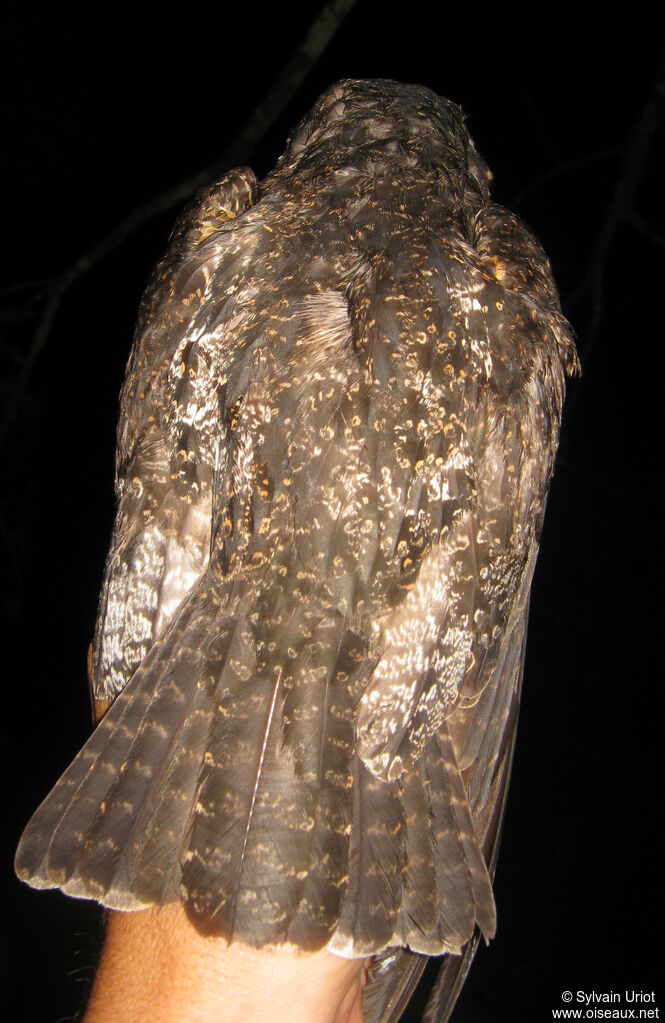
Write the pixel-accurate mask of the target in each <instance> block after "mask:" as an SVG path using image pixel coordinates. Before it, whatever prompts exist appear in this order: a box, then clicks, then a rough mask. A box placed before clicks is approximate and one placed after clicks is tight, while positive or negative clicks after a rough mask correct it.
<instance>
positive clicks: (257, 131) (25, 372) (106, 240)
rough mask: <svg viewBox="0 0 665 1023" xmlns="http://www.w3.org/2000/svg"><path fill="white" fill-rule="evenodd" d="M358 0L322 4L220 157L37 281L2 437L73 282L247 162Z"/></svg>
mask: <svg viewBox="0 0 665 1023" xmlns="http://www.w3.org/2000/svg"><path fill="white" fill-rule="evenodd" d="M355 2H356V0H330V2H329V3H326V4H324V5H323V7H322V8H321V9H320V11H319V13H318V14H317V15H316V18H315V19H314V21H313V22H312V24H311V25H310V28H309V30H308V31H307V33H306V34H305V36H304V38H303V39H302V41H301V42H300V44H299V45H298V46H297V47H296V49H295V51H294V52H293V54H292V56H291V58H290V60H289V61H288V63H287V65H286V67H285V68H284V69H283V71H282V72H281V73H280V74H279V75H278V77H277V79H276V80H275V81H274V82H273V84H272V85H271V86H270V88H269V90H268V92H267V94H266V95H265V96H264V98H263V99H262V101H261V102H260V103H259V104H258V105H257V106H256V107H255V108H254V110H253V111H252V113H251V114H250V116H249V118H248V120H247V122H246V123H245V125H244V127H243V128H242V129H241V131H240V132H239V134H238V135H237V136H236V137H235V138H234V140H233V142H231V144H230V145H229V146H227V148H226V149H225V150H224V152H223V153H222V154H221V156H220V157H219V159H218V160H216V161H215V162H214V163H212V164H210V165H209V166H208V167H204V168H202V169H201V170H199V171H197V172H196V173H195V174H192V175H190V176H189V177H188V178H185V179H184V180H183V181H180V182H179V183H178V184H176V185H173V186H172V187H171V188H167V189H165V190H164V191H163V192H160V193H159V194H158V195H156V196H153V198H151V199H149V200H148V201H147V202H145V203H143V204H142V205H141V206H137V207H136V209H134V210H133V211H132V212H131V213H130V214H129V216H128V217H126V218H125V220H123V221H122V222H121V223H120V224H118V226H117V227H115V228H114V229H113V230H112V231H110V232H109V233H108V234H107V235H105V236H104V237H103V238H101V239H100V240H99V241H98V242H96V243H95V244H94V245H93V246H91V248H89V249H88V250H87V251H86V252H84V253H83V254H82V255H81V256H80V257H79V258H78V259H76V260H74V262H73V263H71V264H70V266H68V267H67V268H66V269H65V270H63V271H62V273H60V274H59V275H58V276H57V277H55V278H53V279H52V280H51V281H50V282H39V284H40V285H41V286H42V287H43V291H42V297H43V298H45V300H46V301H45V305H44V309H43V312H42V315H41V318H40V321H39V324H38V325H37V329H36V331H35V333H34V335H33V338H32V344H31V346H30V348H29V350H28V352H27V354H26V356H25V359H24V360H23V363H22V366H21V371H20V373H19V374H18V376H17V379H16V383H15V385H14V388H13V392H12V395H11V398H10V400H9V401H8V402H7V405H6V406H5V414H4V416H3V419H2V424H1V425H0V442H1V441H2V439H3V438H4V436H5V434H6V431H7V429H8V427H9V425H10V424H11V422H12V421H13V418H14V416H15V414H16V412H17V410H18V408H19V407H20V405H21V402H22V400H23V395H24V394H25V390H26V387H27V385H28V382H29V380H30V377H31V375H32V372H33V369H34V367H35V364H36V363H37V360H38V359H39V356H40V355H41V353H42V351H43V350H44V348H45V346H46V344H47V342H48V339H49V335H50V333H51V328H52V326H53V322H54V320H55V318H56V316H57V313H58V309H59V308H60V303H61V302H62V299H63V297H64V296H65V294H66V293H67V291H68V290H69V288H70V287H71V286H72V284H74V283H75V282H76V281H78V280H79V279H80V278H81V277H83V276H84V275H85V274H86V273H87V272H88V271H89V270H91V269H92V268H93V267H94V266H96V264H97V263H99V262H100V260H102V259H103V258H104V257H105V256H107V255H109V254H110V253H111V252H113V251H114V250H115V249H117V248H119V247H120V246H121V245H123V244H124V242H126V241H127V240H128V239H129V238H131V237H132V235H134V234H135V233H136V231H137V230H138V229H139V228H140V227H142V226H143V225H144V224H146V223H147V222H148V221H150V220H153V219H154V218H155V217H157V216H159V215H160V214H162V213H166V212H168V211H169V210H171V209H173V208H174V207H177V206H182V205H183V204H184V203H185V202H186V201H187V200H188V199H189V198H190V197H191V196H192V195H193V194H194V193H195V192H196V191H197V190H198V189H199V188H202V187H203V186H204V185H206V184H208V183H209V182H210V181H213V180H215V178H217V177H220V176H221V175H222V174H223V173H224V172H225V171H226V170H228V169H229V167H233V166H236V165H237V164H242V163H244V162H245V161H246V160H247V158H248V157H249V156H250V155H251V153H252V152H253V151H254V150H255V149H256V147H257V145H258V144H259V142H260V141H261V139H262V138H263V136H264V135H265V133H266V131H267V130H268V128H269V127H270V126H271V125H272V124H273V123H274V122H275V121H276V120H277V118H278V117H279V116H280V114H281V113H282V111H283V110H284V109H285V108H286V106H287V105H288V103H289V102H290V101H291V99H292V98H293V96H294V95H295V94H296V92H297V91H298V89H299V88H300V86H301V85H302V83H303V81H304V79H305V78H306V77H307V75H308V74H309V72H310V71H311V70H312V68H313V67H314V65H315V64H316V62H317V60H318V59H319V58H320V56H321V54H322V53H323V52H324V50H325V49H326V47H327V46H328V44H329V43H330V41H331V39H332V38H333V36H334V35H335V33H336V32H337V30H338V28H339V26H340V25H341V23H342V21H343V20H344V18H345V17H346V15H347V14H348V13H349V11H350V10H351V8H352V7H353V6H354V4H355ZM24 286H25V287H26V288H27V287H28V286H29V285H28V283H27V282H26V284H25V285H22V284H17V285H13V286H12V290H19V289H21V288H23V287H24Z"/></svg>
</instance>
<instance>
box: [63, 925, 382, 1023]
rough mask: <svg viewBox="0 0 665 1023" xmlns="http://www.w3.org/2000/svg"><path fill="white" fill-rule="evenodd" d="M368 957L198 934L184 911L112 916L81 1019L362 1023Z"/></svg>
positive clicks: (109, 1022)
mask: <svg viewBox="0 0 665 1023" xmlns="http://www.w3.org/2000/svg"><path fill="white" fill-rule="evenodd" d="M367 965H368V960H365V959H342V958H341V957H340V956H336V955H333V954H332V953H330V952H328V951H326V950H325V949H323V950H321V951H319V952H314V953H305V952H302V951H301V950H299V949H296V948H295V947H294V946H289V945H284V946H280V947H278V948H273V949H254V948H250V947H248V946H246V945H240V944H237V943H233V944H230V945H229V944H227V942H226V940H225V939H224V938H220V937H208V936H204V935H202V934H200V933H199V932H198V931H197V930H196V928H195V927H194V926H193V924H192V923H191V922H190V920H189V919H188V918H187V916H186V914H185V911H184V909H183V907H182V906H180V905H170V906H166V907H164V908H163V909H161V910H158V909H150V910H144V911H141V912H134V913H119V912H112V913H109V919H108V925H107V931H106V939H105V942H104V948H103V952H102V958H101V962H100V965H99V969H98V972H97V977H96V979H95V983H94V986H93V990H92V995H91V997H90V1001H89V1004H88V1008H87V1011H86V1014H85V1016H84V1020H83V1023H138V1021H141V1023H212V1021H215V1023H221V1021H224V1023H254V1021H257V1023H258V1021H264V1020H280V1021H283V1023H362V1019H363V1016H362V987H363V984H364V980H365V976H366V967H367Z"/></svg>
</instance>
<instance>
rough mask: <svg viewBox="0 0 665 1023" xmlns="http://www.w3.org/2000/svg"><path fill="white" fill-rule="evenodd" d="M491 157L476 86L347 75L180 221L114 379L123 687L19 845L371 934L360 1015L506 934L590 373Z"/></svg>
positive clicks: (111, 621) (225, 908)
mask: <svg viewBox="0 0 665 1023" xmlns="http://www.w3.org/2000/svg"><path fill="white" fill-rule="evenodd" d="M489 178H490V175H489V172H488V170H487V168H486V167H485V165H484V164H483V162H482V160H481V159H480V158H479V156H478V155H477V153H476V151H475V149H474V147H473V144H472V142H471V140H470V138H469V136H468V133H467V131H466V128H465V127H464V123H463V120H462V116H461V114H460V111H459V110H458V108H457V107H455V106H454V105H453V104H452V103H449V102H447V101H445V100H440V99H439V98H437V97H436V96H434V95H433V94H432V93H431V92H429V91H428V90H426V89H422V88H417V87H412V86H402V85H398V84H396V83H394V82H385V81H369V82H354V81H347V82H343V83H341V84H340V85H338V86H335V87H334V88H332V89H331V90H329V91H328V92H327V93H326V94H325V95H324V96H323V97H322V98H321V100H319V102H318V103H317V105H316V106H315V108H314V110H313V111H312V113H311V114H310V115H309V116H308V117H307V118H306V119H305V120H304V121H303V122H302V123H301V124H300V126H299V127H298V128H297V130H296V132H295V133H294V136H293V137H292V139H291V140H290V142H289V144H288V147H287V149H286V152H285V154H284V156H283V157H282V158H281V159H280V161H279V162H278V164H277V167H276V169H275V170H274V171H273V172H272V173H271V174H270V175H269V176H268V177H267V178H266V179H265V181H263V182H261V183H260V184H259V183H257V181H256V179H255V177H254V175H253V174H252V172H251V171H250V170H248V169H240V170H236V171H233V172H231V173H230V174H228V175H227V176H226V177H224V178H223V179H222V180H221V181H219V182H217V184H215V185H213V186H212V187H211V188H210V189H208V190H207V191H206V192H205V193H204V194H203V195H202V196H199V197H198V198H197V200H196V201H195V202H194V203H193V204H192V206H191V207H190V208H189V209H188V210H187V211H186V212H185V213H184V214H183V216H182V217H181V219H180V220H179V222H178V224H177V225H176V228H175V231H174V234H173V236H172V240H171V245H170V248H169V251H168V253H167V255H166V257H165V258H164V260H163V261H162V262H161V263H160V264H159V265H158V267H157V269H156V270H155V272H154V274H153V277H152V279H151V282H150V284H149V286H148V289H147V291H146V294H145V297H144V299H143V302H142V306H141V310H140V315H139V322H138V327H137V332H136V339H135V344H134V348H133V351H132V355H131V358H130V361H129V365H128V369H127V376H126V380H125V384H124V387H123V391H122V397H121V413H120V425H119V432H118V457H117V493H118V513H117V519H116V525H115V529H114V533H113V538H112V543H111V550H110V554H109V558H108V563H107V567H106V576H105V581H104V588H103V592H102V597H101V602H100V612H99V619H98V626H97V631H96V636H95V644H94V656H93V686H94V695H95V698H96V700H97V701H98V706H100V707H101V708H105V707H106V705H107V704H108V703H109V702H111V701H113V702H112V705H111V707H110V710H108V713H107V714H106V715H105V716H104V717H103V719H102V720H101V723H100V724H99V725H98V727H97V729H96V731H95V732H94V734H93V735H92V737H91V739H90V740H89V742H88V743H87V745H86V746H85V748H84V749H83V751H82V752H81V753H80V754H79V756H78V757H77V758H76V760H75V761H74V762H73V764H72V765H71V766H70V768H69V769H68V770H67V771H66V772H65V774H64V775H63V777H62V778H61V780H60V781H59V782H58V784H57V785H56V786H55V788H54V789H53V791H52V792H51V794H50V795H49V796H48V797H47V799H46V800H45V802H44V803H43V804H42V805H41V807H40V808H39V809H38V811H37V812H36V814H35V816H34V817H33V819H32V820H31V822H30V824H29V825H28V827H27V829H26V831H25V833H24V836H23V838H22V841H21V845H20V847H19V851H18V854H17V870H18V873H19V875H20V876H21V877H22V878H23V879H24V880H26V881H28V882H29V883H30V884H32V885H34V886H36V887H60V888H62V889H63V890H64V891H65V892H67V893H69V894H71V895H75V896H80V897H87V898H94V899H97V900H98V901H99V902H101V903H102V904H103V905H105V906H109V907H111V908H120V909H139V908H142V907H145V906H149V905H154V904H157V905H160V904H164V903H167V902H170V901H172V900H175V899H182V900H183V901H185V902H186V903H187V905H188V907H189V909H190V911H191V914H192V915H193V916H194V917H195V918H196V919H198V920H199V921H200V924H201V926H202V927H205V929H206V930H208V931H213V932H218V933H220V934H224V935H226V936H228V937H231V938H235V939H237V940H241V941H244V942H248V943H250V944H252V945H259V946H260V945H264V944H272V943H277V942H283V941H290V942H294V943H296V944H298V945H300V946H302V947H304V948H309V949H315V948H320V947H322V946H327V947H328V948H330V949H331V950H332V951H335V952H339V953H340V954H342V955H347V956H365V955H371V954H374V955H377V954H379V953H380V955H379V957H378V958H377V961H376V965H375V968H374V972H373V983H372V984H370V985H369V988H368V991H367V996H366V1013H367V1018H368V1019H379V1018H383V1019H389V1018H397V1017H396V1015H395V1014H396V1013H398V1012H399V1009H400V1008H401V1006H402V1005H403V1003H404V1001H405V999H406V998H408V994H409V990H410V986H411V985H412V982H413V980H414V979H415V976H416V975H417V974H418V972H419V969H420V966H421V964H422V959H421V958H420V957H415V956H413V955H412V954H411V953H413V952H417V953H426V954H428V955H439V954H442V953H447V952H448V953H460V952H461V950H462V949H463V948H464V946H465V945H466V944H467V943H468V942H469V940H470V939H471V938H472V935H473V934H474V930H475V928H476V925H478V927H479V929H480V931H481V932H482V933H483V934H484V935H485V936H486V937H487V938H489V937H491V936H492V935H493V934H494V929H495V910H494V902H493V897H492V890H491V882H490V872H491V870H492V869H493V858H494V856H495V854H496V846H497V837H498V834H499V831H500V824H501V814H502V807H503V801H504V795H505V790H506V785H507V777H508V771H509V764H510V755H511V750H512V743H513V734H514V729H515V723H516V718H517V707H518V700H519V687H520V681H521V669H522V662H523V654H524V641H525V630H526V619H527V610H528V600H529V588H530V584H531V578H532V573H533V567H534V562H535V557H536V553H537V548H538V539H539V533H540V528H541V523H542V518H543V513H544V508H545V499H546V494H547V490H548V486H549V482H550V478H551V475H552V469H553V461H554V456H555V453H556V447H557V440H558V432H559V423H560V416H561V405H562V401H563V394H564V373H565V372H572V371H574V370H575V369H576V367H577V357H576V354H575V349H574V345H573V342H572V339H571V334H570V330H569V328H568V326H567V324H566V322H565V321H564V319H563V318H562V315H561V312H560V309H559V304H558V299H557V294H556V289H555V286H554V284H553V281H552V278H551V275H550V268H549V264H548V262H547V259H546V257H545V255H544V253H543V251H542V249H541V248H540V246H539V245H538V243H537V242H536V241H535V239H534V238H533V237H532V235H531V234H530V233H529V232H528V231H527V229H526V228H525V227H524V225H523V224H522V223H521V222H520V221H519V219H518V218H517V217H516V216H514V215H513V214H512V213H510V212H508V211H507V210H505V209H503V208H501V207H500V206H497V205H496V204H494V203H492V202H491V200H490V197H489V190H488V182H489ZM397 948H404V949H408V950H410V951H408V952H407V951H397V950H396V949H397ZM447 962H450V963H452V964H453V965H452V966H450V967H444V983H443V986H442V988H441V990H440V992H439V993H438V995H437V996H436V998H437V999H438V1003H439V1005H440V1007H441V1008H440V1013H439V1016H440V1018H443V1015H445V1013H446V1012H448V1011H449V1007H450V1003H451V997H452V996H451V995H450V991H452V990H453V988H454V986H455V978H456V976H457V975H458V974H459V973H460V970H461V969H462V960H461V959H459V958H453V959H449V960H447ZM446 969H448V974H446V973H445V970H446ZM433 1011H434V1010H433ZM437 1011H438V1010H437ZM391 1013H392V1016H391ZM432 1018H437V1017H436V1016H432Z"/></svg>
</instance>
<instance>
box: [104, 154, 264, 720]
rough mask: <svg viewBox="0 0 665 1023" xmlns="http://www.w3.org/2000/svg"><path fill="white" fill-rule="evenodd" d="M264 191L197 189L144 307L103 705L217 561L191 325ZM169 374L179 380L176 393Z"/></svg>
mask: <svg viewBox="0 0 665 1023" xmlns="http://www.w3.org/2000/svg"><path fill="white" fill-rule="evenodd" d="M256 195H257V182H256V178H255V176H254V174H253V172H252V171H251V170H249V168H239V169H238V170H234V171H231V172H230V173H229V174H227V175H225V176H224V177H223V178H222V179H221V180H220V181H218V182H216V183H215V184H214V185H212V186H210V187H208V188H206V189H204V190H203V191H202V192H201V193H199V194H198V195H197V196H196V198H195V199H194V200H193V201H192V203H191V204H190V205H189V206H188V207H187V209H186V210H185V211H184V212H183V214H182V215H181V216H180V218H179V219H178V221H177V223H176V225H175V227H174V230H173V232H172V235H171V242H170V245H169V249H168V252H167V254H166V256H165V258H164V259H163V260H162V261H161V262H160V263H159V264H158V265H157V267H156V268H155V270H154V271H153V274H152V277H151V280H150V283H149V285H148V287H147V289H146V292H145V294H144V296H143V299H142V302H141V308H140V312H139V319H138V324H137V330H136V338H135V343H134V347H133V350H132V355H131V357H130V360H129V364H128V367H127V374H126V377H125V382H124V386H123V390H122V395H121V409H120V422H119V427H118V448H117V466H116V492H117V496H118V507H117V513H116V520H115V526H114V529H113V536H112V540H111V547H110V551H109V555H108V559H107V563H106V571H105V576H104V583H103V587H102V592H101V598H100V606H99V614H98V618H97V628H96V634H95V642H94V647H93V656H92V679H91V683H92V690H93V696H94V698H95V700H96V701H99V702H100V703H104V702H107V701H108V700H110V699H114V698H115V697H116V696H117V694H118V693H119V692H120V691H121V690H122V689H123V687H124V686H125V685H126V684H127V682H128V680H129V679H130V678H131V676H132V674H133V673H134V671H135V669H136V668H137V666H138V665H139V664H140V663H141V661H142V660H143V659H144V658H145V656H146V654H147V653H148V651H149V650H150V647H151V646H152V644H153V643H154V641H155V640H156V639H158V638H159V637H161V636H162V635H163V634H164V632H165V630H166V628H167V626H168V624H169V622H170V621H171V619H172V618H173V615H174V613H175V611H176V609H177V608H178V607H179V605H180V604H181V603H182V601H183V600H184V599H185V597H186V596H187V595H188V594H189V593H190V592H191V590H192V589H193V587H194V586H195V584H196V582H197V580H198V579H199V578H200V577H201V575H202V574H203V572H204V571H205V567H206V565H207V563H208V554H209V547H210V524H211V518H212V477H213V471H214V457H215V452H214V450H213V446H212V445H211V444H205V443H198V442H197V439H198V438H200V437H202V436H204V430H203V429H202V427H203V426H204V425H209V426H210V428H211V424H203V423H202V422H201V417H200V415H199V421H198V422H197V423H196V428H195V429H192V428H191V426H192V424H191V422H190V420H191V418H192V408H194V407H196V409H197V411H198V410H201V409H202V408H204V407H206V400H208V407H210V405H211V404H212V412H211V416H212V417H214V415H215V412H216V409H215V400H214V395H212V394H207V393H206V389H207V390H208V391H211V390H212V387H213V382H212V381H211V380H210V376H209V374H205V373H202V372H201V368H202V367H201V366H200V365H198V363H199V361H200V360H201V352H200V351H199V350H198V349H197V347H196V345H195V340H196V338H195V337H194V338H193V337H192V332H193V324H194V321H195V316H196V313H197V311H198V310H199V309H200V307H201V305H202V304H203V303H204V302H205V299H206V296H207V293H208V289H209V286H210V280H211V278H212V276H213V272H214V268H215V266H216V265H217V263H218V261H219V258H220V250H221V249H222V248H223V245H224V242H225V240H226V235H225V234H224V232H223V231H222V232H220V228H221V227H223V225H224V224H226V223H228V222H229V221H231V220H233V219H235V217H236V216H238V215H239V214H240V213H242V212H244V211H245V210H247V209H248V208H250V207H251V206H252V205H253V204H254V202H255V200H256ZM168 377H171V378H173V377H175V378H176V379H177V384H176V385H175V386H170V387H169V386H168V379H167V378H168ZM197 392H199V393H197ZM200 392H203V393H200ZM210 398H212V402H210V401H209V399H210Z"/></svg>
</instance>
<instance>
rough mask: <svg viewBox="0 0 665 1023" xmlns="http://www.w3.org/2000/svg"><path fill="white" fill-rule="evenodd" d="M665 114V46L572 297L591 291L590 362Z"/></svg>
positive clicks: (585, 348) (584, 357) (585, 347)
mask: <svg viewBox="0 0 665 1023" xmlns="http://www.w3.org/2000/svg"><path fill="white" fill-rule="evenodd" d="M664 118H665V47H664V48H663V50H662V51H661V55H660V60H659V63H658V68H657V70H656V76H655V79H654V84H653V88H652V90H651V94H650V96H649V98H648V100H647V102H646V103H645V105H644V107H643V108H642V110H641V112H640V115H639V117H638V118H637V121H636V122H635V125H634V126H633V129H632V131H631V132H630V134H629V135H628V137H627V139H626V142H625V145H624V150H623V159H622V161H621V167H620V169H619V174H618V177H617V180H616V184H615V186H614V191H613V193H612V197H611V199H610V202H609V206H608V208H607V213H606V215H605V219H604V221H603V224H602V227H601V229H600V232H599V234H598V237H597V239H596V243H595V245H594V248H593V251H592V254H591V260H590V262H589V270H588V272H587V274H586V276H585V278H584V280H583V281H582V283H581V285H580V287H579V288H578V289H577V291H576V292H574V293H573V294H572V295H571V296H570V298H569V304H570V305H573V306H574V305H575V304H577V303H578V302H580V301H581V299H582V298H583V297H585V296H586V295H587V294H588V295H589V297H590V301H591V318H590V321H589V325H588V327H587V330H586V332H585V335H584V341H583V344H582V346H581V351H580V357H581V361H582V365H583V366H586V365H588V363H589V360H590V357H591V352H592V350H593V347H594V344H595V342H596V338H597V337H598V334H599V331H600V327H601V323H602V319H603V313H604V280H605V270H606V267H607V261H608V258H609V253H610V249H611V247H612V243H613V241H614V239H615V237H616V235H617V232H618V231H619V229H620V228H621V227H622V226H623V225H624V224H630V223H631V222H632V221H633V220H634V218H635V216H636V211H635V196H636V194H637V190H638V188H639V185H640V183H641V181H642V179H643V177H644V173H645V170H646V165H647V160H648V156H649V149H650V146H651V143H652V141H653V139H654V138H655V136H656V134H657V132H658V130H659V129H660V127H661V125H662V123H663V119H664Z"/></svg>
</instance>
